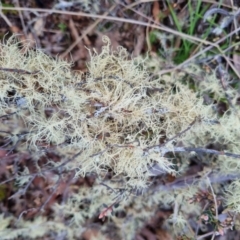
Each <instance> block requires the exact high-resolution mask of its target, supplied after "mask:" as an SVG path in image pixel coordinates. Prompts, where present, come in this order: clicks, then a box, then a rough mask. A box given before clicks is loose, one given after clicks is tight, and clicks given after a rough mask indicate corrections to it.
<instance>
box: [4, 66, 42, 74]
mask: <svg viewBox="0 0 240 240" xmlns="http://www.w3.org/2000/svg"><path fill="white" fill-rule="evenodd" d="M0 71H6V72H13V73H19V74H31V75H33V74H37V73H39V72H40V71H33V72H29V71H26V70H23V69H16V68H3V67H0Z"/></svg>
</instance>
